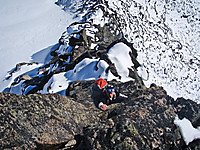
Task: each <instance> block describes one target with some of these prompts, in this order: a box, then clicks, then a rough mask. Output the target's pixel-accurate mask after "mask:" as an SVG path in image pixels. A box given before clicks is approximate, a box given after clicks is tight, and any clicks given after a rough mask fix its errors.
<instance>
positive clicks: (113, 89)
mask: <svg viewBox="0 0 200 150" xmlns="http://www.w3.org/2000/svg"><path fill="white" fill-rule="evenodd" d="M106 92H109V93H111V92H115V87H114V86H113V85H107V87H106Z"/></svg>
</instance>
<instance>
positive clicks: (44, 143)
mask: <svg viewBox="0 0 200 150" xmlns="http://www.w3.org/2000/svg"><path fill="white" fill-rule="evenodd" d="M72 99H73V98H70V97H63V96H61V95H58V94H48V95H42V94H33V95H28V96H18V95H15V94H11V93H1V94H0V108H1V109H0V110H1V113H0V128H1V134H0V139H1V140H0V147H1V148H3V149H14V148H16V149H20V148H21V149H30V148H33V147H36V145H35V144H37V146H38V147H40V148H41V147H43V148H45V147H48V145H51V146H52V145H54V146H56V145H57V146H58V143H65V144H67V143H68V142H70V141H72V140H73V139H74V135H76V134H80V132H81V131H82V128H83V127H85V126H87V125H91V124H96V123H97V122H99V121H100V118H99V115H101V113H102V112H101V111H97V109H96V108H95V107H94V106H90V107H85V106H84V105H83V104H81V103H78V102H75V101H74V100H72ZM88 118H89V119H88ZM35 142H36V143H35ZM65 144H64V145H65ZM43 148H41V149H43Z"/></svg>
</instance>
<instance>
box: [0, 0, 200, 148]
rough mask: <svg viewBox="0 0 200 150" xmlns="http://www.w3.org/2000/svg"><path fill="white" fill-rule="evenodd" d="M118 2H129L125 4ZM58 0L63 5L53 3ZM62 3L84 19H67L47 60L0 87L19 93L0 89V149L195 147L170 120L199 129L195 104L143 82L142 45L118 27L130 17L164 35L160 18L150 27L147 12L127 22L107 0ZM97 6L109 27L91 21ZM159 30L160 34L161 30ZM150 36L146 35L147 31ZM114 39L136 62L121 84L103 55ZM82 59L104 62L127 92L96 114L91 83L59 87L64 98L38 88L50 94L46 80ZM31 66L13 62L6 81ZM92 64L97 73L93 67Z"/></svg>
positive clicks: (196, 143)
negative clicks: (16, 91)
mask: <svg viewBox="0 0 200 150" xmlns="http://www.w3.org/2000/svg"><path fill="white" fill-rule="evenodd" d="M63 2H64V1H63ZM120 2H121V4H123V5H125V6H127V5H126V3H123V2H122V1H120ZM130 3H131V4H134V6H135V7H136V8H137V9H138V10H140V12H142V11H143V10H144V8H143V7H142V6H141V5H139V4H138V3H136V2H134V1H133V2H130ZM58 4H60V5H61V4H63V3H61V1H58ZM82 5H83V6H84V7H82ZM63 6H64V8H63V9H65V8H66V7H72V8H77V9H75V10H76V11H77V16H79V15H82V20H81V21H80V22H75V23H72V24H71V25H70V26H69V27H68V28H67V31H66V32H64V33H63V35H62V37H61V38H60V39H59V44H58V46H55V47H54V48H53V49H52V50H51V52H50V54H49V55H50V57H51V60H50V61H49V62H47V63H46V64H45V65H43V66H40V67H38V68H36V70H37V73H36V74H34V75H31V74H28V73H24V74H22V75H20V76H18V77H17V78H16V79H15V80H14V81H13V83H12V85H11V87H10V88H8V89H5V91H8V92H12V91H14V90H13V89H15V88H19V89H20V90H21V94H24V95H21V96H19V95H15V94H12V93H8V92H3V93H1V95H0V102H1V105H0V107H1V109H0V111H1V114H0V120H1V121H0V126H1V133H2V134H1V137H0V139H1V140H0V147H1V148H3V149H31V148H33V149H61V148H62V149H188V150H189V149H200V145H199V140H196V141H194V142H192V143H190V144H189V145H188V146H187V145H186V144H185V143H184V140H183V138H182V136H181V134H180V130H179V129H178V128H177V127H176V126H175V125H174V123H173V121H174V119H175V116H176V115H179V117H180V118H184V117H186V118H187V119H189V120H190V121H191V122H192V124H193V126H194V127H198V126H200V120H199V116H200V112H199V110H200V108H199V107H200V106H199V105H198V104H196V103H195V102H193V101H191V100H185V99H183V98H178V99H177V100H174V99H173V98H172V97H170V96H168V95H167V93H166V91H165V90H164V89H163V88H162V87H159V86H157V85H155V84H152V85H151V87H150V88H147V87H145V85H144V83H143V80H142V79H141V77H140V76H139V75H138V73H137V68H138V67H139V66H140V63H139V62H138V61H137V59H136V58H137V57H138V51H137V50H136V49H135V48H134V47H137V48H139V47H140V46H139V45H140V44H141V42H140V40H139V41H137V40H136V41H135V43H131V42H130V41H131V40H130V37H129V36H128V35H125V34H124V31H123V30H127V31H128V30H129V28H128V27H127V25H128V24H129V21H132V22H134V23H138V24H137V25H136V26H135V27H142V25H144V27H147V28H153V27H157V29H159V28H162V29H163V30H162V31H161V32H165V31H169V30H168V27H167V26H162V25H163V24H162V23H156V24H154V23H153V22H152V23H150V22H148V21H147V22H146V23H147V24H148V25H149V26H147V24H143V23H145V21H142V24H140V23H141V22H140V21H141V20H142V19H145V16H146V15H145V13H144V14H143V13H139V17H134V16H131V17H130V18H129V19H130V20H129V21H128V22H127V20H126V18H124V20H123V19H122V18H123V17H122V16H121V17H120V15H117V13H116V10H115V9H114V8H110V7H109V5H108V3H106V1H105V3H103V2H102V1H92V0H90V1H85V2H84V3H81V4H80V6H81V7H79V6H77V7H76V5H66V4H65V5H64V4H63ZM116 8H118V7H117V6H116ZM127 8H128V7H124V8H121V9H122V10H123V9H127ZM97 10H98V11H100V12H103V13H102V17H103V19H104V20H106V21H105V22H106V24H103V25H101V24H99V22H97V23H95V15H94V16H93V14H96V11H97ZM126 15H128V14H126ZM108 18H109V19H108ZM132 19H133V20H132ZM134 19H135V20H134ZM142 29H143V28H141V30H142ZM134 30H136V29H134ZM138 31H139V29H138ZM159 31H160V30H159ZM153 33H154V32H153ZM156 33H157V34H156V36H157V35H158V33H159V32H156ZM169 33H170V32H167V33H166V34H165V36H166V37H165V36H164V37H163V38H164V39H169V37H170V34H169ZM131 34H133V35H131V36H132V37H134V35H135V37H136V39H142V40H143V42H144V39H145V38H144V35H143V34H139V32H131ZM148 34H149V35H151V32H150V33H149V32H148ZM152 35H153V34H152ZM160 36H161V35H160ZM161 39H162V38H161ZM161 39H160V38H158V39H155V40H156V41H160V40H161ZM161 41H162V40H161ZM119 42H123V43H124V44H126V45H127V46H128V47H130V49H131V53H130V57H131V60H132V62H133V67H132V68H129V76H130V77H131V78H132V79H133V80H132V81H129V82H125V83H122V82H120V75H119V73H118V72H117V70H116V66H115V64H114V63H113V62H112V61H111V60H110V59H109V57H108V55H107V52H108V51H109V49H110V48H111V47H112V46H113V45H115V44H116V43H119ZM162 42H163V43H165V45H167V47H168V46H169V47H170V46H171V47H172V48H173V49H175V50H177V49H180V47H179V46H177V45H181V44H180V43H179V42H177V41H162ZM158 43H159V42H158ZM133 45H134V47H133ZM136 45H138V46H136ZM142 45H144V43H143V44H142ZM158 45H159V44H158ZM158 45H154V46H158ZM85 58H91V59H92V58H99V60H104V61H105V62H106V63H107V64H108V66H109V67H108V68H107V71H110V72H111V73H112V74H113V75H114V76H115V77H117V79H119V80H118V81H117V80H113V81H109V82H110V83H112V84H114V85H115V86H116V89H117V90H119V91H120V92H122V93H124V94H125V95H128V96H129V99H128V100H127V101H125V102H123V103H120V104H115V105H111V106H110V107H109V109H108V111H106V112H102V111H100V110H99V109H97V108H95V107H94V105H93V102H92V100H91V98H90V93H89V87H90V85H91V84H92V83H93V82H94V81H93V80H91V81H75V82H72V83H70V85H69V86H68V87H66V89H65V90H64V93H65V95H66V96H61V95H59V94H40V93H39V92H41V91H42V90H44V91H47V93H48V92H49V91H50V90H51V84H47V83H48V82H50V79H51V78H52V77H53V76H54V75H56V74H59V73H63V72H67V71H69V70H72V69H73V68H74V67H75V66H76V65H77V64H78V63H79V62H81V61H82V60H83V59H85ZM28 65H37V63H20V64H18V65H16V68H15V69H13V71H12V72H11V73H10V76H9V77H8V79H9V78H12V76H13V74H15V72H17V71H19V70H20V68H21V67H22V66H28ZM152 65H153V64H152ZM96 69H97V70H98V67H97V68H96ZM47 85H48V86H47Z"/></svg>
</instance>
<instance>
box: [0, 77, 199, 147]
mask: <svg viewBox="0 0 200 150" xmlns="http://www.w3.org/2000/svg"><path fill="white" fill-rule="evenodd" d="M92 83H93V81H76V82H73V83H71V85H70V86H69V88H68V89H67V93H68V96H61V95H58V94H46V95H43V94H31V95H27V96H18V95H15V94H11V93H1V94H0V102H1V103H0V108H1V113H0V128H1V134H0V139H1V140H0V147H1V148H3V149H30V148H37V149H84V148H85V149H198V148H199V147H200V144H199V143H198V142H199V140H196V141H194V142H192V143H190V144H189V145H188V146H186V145H185V143H184V141H183V139H182V137H181V134H180V131H179V129H178V128H177V127H176V126H175V125H174V123H173V121H174V118H175V116H176V115H177V114H178V115H179V117H186V118H188V119H189V120H190V121H191V122H192V123H193V126H194V127H196V126H199V114H200V106H199V105H197V104H196V103H194V102H193V101H190V100H185V99H183V98H180V99H178V100H176V101H174V99H173V98H171V97H170V96H168V95H167V93H166V92H165V90H164V89H163V88H162V87H158V86H156V85H154V86H152V87H151V88H145V87H142V86H141V85H138V83H137V82H135V81H130V82H126V83H121V82H117V81H111V83H112V84H115V85H116V89H117V90H119V91H120V92H121V93H124V94H126V95H128V97H129V99H128V100H127V101H124V102H122V103H118V104H113V105H110V106H109V107H108V110H107V111H105V112H103V111H100V110H99V109H97V108H96V107H95V106H94V105H93V102H92V100H91V98H90V93H89V87H90V85H91V84H92Z"/></svg>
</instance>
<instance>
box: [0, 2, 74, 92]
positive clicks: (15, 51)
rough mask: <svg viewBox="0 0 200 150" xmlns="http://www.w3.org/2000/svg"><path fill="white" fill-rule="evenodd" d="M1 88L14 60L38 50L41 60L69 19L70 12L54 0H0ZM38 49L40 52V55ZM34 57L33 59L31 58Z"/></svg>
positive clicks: (29, 56) (19, 59)
mask: <svg viewBox="0 0 200 150" xmlns="http://www.w3.org/2000/svg"><path fill="white" fill-rule="evenodd" d="M0 19H1V23H0V35H1V37H0V52H1V55H0V64H1V67H0V68H1V73H0V90H1V91H2V90H3V89H4V88H5V87H6V86H7V83H6V82H2V81H3V80H4V78H5V76H6V73H7V72H8V71H9V70H11V69H12V68H14V67H15V65H16V64H17V63H21V62H29V61H30V60H31V59H35V57H32V58H31V55H33V54H34V53H36V52H38V51H40V55H37V56H40V58H37V59H38V60H40V62H41V61H42V60H43V59H44V58H45V57H46V55H47V54H48V52H49V49H51V46H52V45H54V44H56V43H57V42H58V39H59V38H60V36H61V34H62V32H63V31H64V30H65V28H66V27H67V26H68V25H69V24H70V23H71V22H72V15H71V14H70V13H69V12H68V13H67V12H64V11H62V10H61V8H60V7H58V6H57V5H56V4H55V0H42V1H40V0H28V1H26V0H18V1H15V0H9V1H0ZM41 52H43V53H42V55H41ZM33 61H34V60H33Z"/></svg>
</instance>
